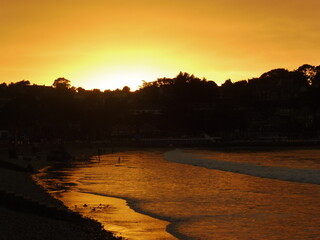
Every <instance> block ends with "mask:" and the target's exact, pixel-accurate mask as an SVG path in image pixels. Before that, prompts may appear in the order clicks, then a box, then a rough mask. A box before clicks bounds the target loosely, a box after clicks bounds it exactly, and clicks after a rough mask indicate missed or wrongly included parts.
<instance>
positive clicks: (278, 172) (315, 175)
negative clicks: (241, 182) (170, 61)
mask: <svg viewBox="0 0 320 240" xmlns="http://www.w3.org/2000/svg"><path fill="white" fill-rule="evenodd" d="M164 158H165V159H166V160H167V161H170V162H176V163H182V164H189V165H193V166H198V167H204V168H208V169H215V170H221V171H227V172H234V173H240V174H246V175H250V176H255V177H261V178H269V179H277V180H283V181H290V182H299V183H312V184H320V170H317V169H300V168H287V167H270V166H261V165H255V164H249V163H238V162H227V161H221V160H212V159H205V158H201V157H199V156H197V155H194V154H191V153H186V152H183V151H181V150H180V149H175V150H173V151H169V152H165V153H164Z"/></svg>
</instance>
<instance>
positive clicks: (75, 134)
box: [0, 64, 320, 141]
mask: <svg viewBox="0 0 320 240" xmlns="http://www.w3.org/2000/svg"><path fill="white" fill-rule="evenodd" d="M319 106H320V66H311V65H307V64H305V65H302V66H301V67H299V68H298V69H297V70H294V71H288V70H286V69H282V68H280V69H274V70H271V71H269V72H266V73H264V74H262V75H261V76H260V77H259V78H252V79H249V80H244V81H238V82H234V83H232V82H231V80H227V81H225V83H223V84H222V85H221V86H218V85H217V84H216V83H215V82H214V81H209V80H206V79H199V78H197V77H195V76H194V75H190V74H188V73H182V72H180V73H179V74H178V75H177V76H176V77H175V78H160V79H158V80H156V81H154V82H143V84H142V86H141V88H140V89H139V90H137V91H135V92H131V91H130V89H129V88H128V87H124V88H123V89H122V90H119V89H118V90H114V91H110V90H106V91H104V92H101V91H100V90H98V89H94V90H85V89H83V88H75V87H72V86H71V83H70V81H69V80H67V79H65V78H58V79H57V80H55V81H54V83H53V85H52V86H50V87H48V86H39V85H31V84H30V82H29V81H20V82H17V83H11V84H8V85H7V84H5V83H3V84H1V85H0V115H1V118H0V130H2V129H3V130H7V131H8V132H9V133H10V136H11V137H12V138H15V139H17V138H22V139H30V140H37V141H39V140H53V139H64V140H102V139H104V140H105V139H111V138H127V139H140V138H144V137H181V136H185V137H195V136H197V137H198V136H204V134H207V135H210V136H215V137H220V138H223V139H257V138H261V137H272V138H286V139H311V138H317V137H319V130H320V129H319V119H320V109H319Z"/></svg>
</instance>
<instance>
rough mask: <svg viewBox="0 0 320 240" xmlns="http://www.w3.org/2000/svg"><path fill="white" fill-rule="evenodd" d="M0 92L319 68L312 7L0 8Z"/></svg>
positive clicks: (155, 3)
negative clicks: (64, 83)
mask: <svg viewBox="0 0 320 240" xmlns="http://www.w3.org/2000/svg"><path fill="white" fill-rule="evenodd" d="M0 4H1V7H0V22H1V24H0V82H6V83H10V82H18V81H21V80H29V81H30V82H31V83H33V84H38V85H48V86H50V85H52V83H53V82H54V80H55V79H57V78H59V77H64V78H66V79H68V80H70V81H71V85H73V86H75V87H83V88H85V89H94V88H99V89H101V90H105V89H112V90H113V89H116V88H119V89H121V88H123V87H124V86H129V87H130V88H131V90H135V89H137V88H139V86H141V85H142V81H143V80H144V81H155V80H156V79H157V78H162V77H174V76H176V75H177V74H178V73H179V72H180V71H182V72H188V73H190V74H194V75H195V76H197V77H199V78H203V77H205V78H206V79H208V80H213V81H215V82H216V83H217V84H218V85H220V84H222V83H223V82H224V81H225V80H227V79H231V80H232V81H233V82H235V81H239V80H247V79H250V78H253V77H259V76H260V75H261V74H263V73H264V72H267V71H269V70H272V69H275V68H286V69H288V70H294V69H297V68H298V67H299V66H301V65H303V64H305V63H308V64H311V65H320V44H319V43H320V31H319V29H320V20H319V17H318V16H319V15H318V14H319V13H318V9H320V1H319V0H281V1H279V0H259V1H258V0H197V1H194V0H90V1H89V0H28V1H26V0H0Z"/></svg>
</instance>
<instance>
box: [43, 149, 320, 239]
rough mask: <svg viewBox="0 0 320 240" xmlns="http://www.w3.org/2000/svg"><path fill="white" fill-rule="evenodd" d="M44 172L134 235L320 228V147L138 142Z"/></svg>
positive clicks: (69, 199) (246, 234)
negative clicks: (164, 146) (217, 147)
mask: <svg viewBox="0 0 320 240" xmlns="http://www.w3.org/2000/svg"><path fill="white" fill-rule="evenodd" d="M38 179H39V182H40V183H41V184H42V185H44V186H46V187H47V188H48V190H49V191H51V193H52V194H54V195H55V196H56V197H58V198H59V199H61V200H62V201H64V203H65V204H66V205H68V206H69V207H70V208H71V209H72V210H75V211H79V212H81V213H82V214H83V215H86V216H89V217H92V218H95V219H97V220H98V221H100V222H102V223H103V224H104V226H105V228H106V229H108V230H112V231H114V232H115V233H116V234H118V235H122V236H124V237H126V238H128V239H129V240H159V239H168V240H169V239H170V240H173V239H203V240H211V239H212V240H213V239H219V240H223V239H228V240H229V239H230V240H231V239H237V240H238V239H239V240H248V239H268V240H273V239H274V240H276V239H277V240H280V239H281V240H298V239H299V240H302V239H303V240H305V239H319V236H320V150H318V149H298V150H293V149H282V150H270V149H269V150H260V151H252V150H251V151H247V150H246V151H245V150H238V151H214V150H203V149H176V150H171V151H165V150H161V149H160V150H159V149H156V150H154V149H153V150H152V149H151V150H133V151H124V152H118V153H114V154H107V155H102V156H101V158H100V161H98V159H95V158H93V159H92V161H90V162H75V163H73V165H72V166H71V167H68V168H63V169H56V170H52V171H49V172H46V173H42V174H39V176H38ZM124 200H126V201H124ZM126 205H128V206H129V207H130V208H129V207H128V206H126ZM132 209H133V210H134V211H133V210H132ZM137 212H138V213H142V214H138V213H137ZM159 219H160V220H159Z"/></svg>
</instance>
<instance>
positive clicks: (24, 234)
mask: <svg viewBox="0 0 320 240" xmlns="http://www.w3.org/2000/svg"><path fill="white" fill-rule="evenodd" d="M87 153H88V154H89V152H87ZM47 164H48V163H47V162H46V161H45V159H43V158H38V159H36V160H35V161H33V160H31V161H30V160H28V161H25V159H23V158H21V157H19V158H18V159H9V157H8V156H7V154H6V149H4V148H2V149H1V151H0V232H1V236H0V239H1V240H16V239H25V240H29V239H30V240H31V239H32V240H38V239H39V240H40V239H41V240H43V239H53V240H55V239H57V240H58V239H70V240H72V239H77V240H81V239H83V240H91V239H97V240H98V239H101V240H102V239H105V240H107V239H109V240H115V239H119V238H116V237H114V236H113V234H112V233H110V232H107V231H105V230H104V229H103V228H102V226H101V224H100V223H98V222H96V221H94V220H90V219H87V218H83V217H81V216H80V215H77V214H74V213H73V212H71V211H68V208H67V207H66V206H64V205H63V204H62V203H61V202H60V201H59V200H57V199H54V198H53V197H52V196H51V195H50V194H48V193H47V192H46V191H45V190H44V189H42V188H41V187H40V186H38V185H37V184H35V182H34V181H33V179H32V177H31V175H32V172H30V171H29V170H30V169H29V168H28V165H29V166H30V165H31V166H32V168H34V169H38V168H41V167H44V166H46V165H47Z"/></svg>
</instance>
